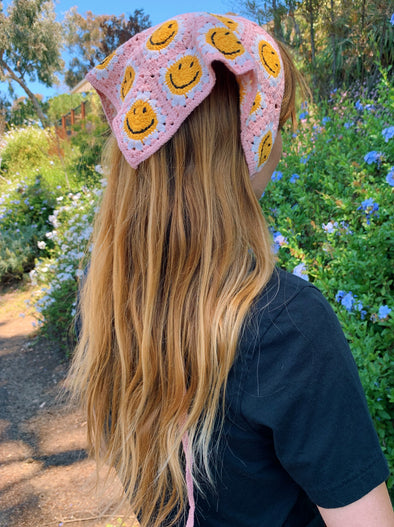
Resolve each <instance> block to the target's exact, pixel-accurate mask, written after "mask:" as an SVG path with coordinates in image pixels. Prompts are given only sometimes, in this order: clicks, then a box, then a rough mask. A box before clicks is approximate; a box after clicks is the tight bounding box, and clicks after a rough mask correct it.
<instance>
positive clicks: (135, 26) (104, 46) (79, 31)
mask: <svg viewBox="0 0 394 527" xmlns="http://www.w3.org/2000/svg"><path fill="white" fill-rule="evenodd" d="M150 25H151V21H150V18H149V15H146V14H145V13H144V11H143V10H142V9H136V10H135V11H134V14H132V15H129V18H128V19H126V18H125V15H120V16H114V15H111V16H110V15H94V14H93V13H92V12H91V11H88V12H87V13H86V15H85V17H84V16H82V15H81V14H79V13H78V12H77V8H76V7H74V8H72V9H70V11H69V12H68V13H67V15H66V41H67V45H68V48H69V49H70V51H71V52H73V53H75V54H76V56H74V57H73V59H72V60H71V62H70V65H69V69H68V70H67V71H66V74H65V82H66V84H67V85H68V86H69V87H70V88H71V87H73V86H75V85H76V84H78V82H79V81H80V80H82V79H83V77H84V76H85V75H86V73H87V72H88V71H89V70H90V69H91V68H93V67H94V66H95V65H96V64H98V63H100V62H102V61H103V60H104V59H105V57H107V56H108V55H109V54H110V53H111V52H112V51H114V50H115V49H116V48H117V47H119V46H120V45H122V44H123V43H124V42H126V41H127V40H129V39H130V38H131V37H133V36H134V35H136V34H137V33H139V32H140V31H143V30H144V29H147V28H148V27H150Z"/></svg>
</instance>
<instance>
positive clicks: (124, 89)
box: [120, 66, 135, 101]
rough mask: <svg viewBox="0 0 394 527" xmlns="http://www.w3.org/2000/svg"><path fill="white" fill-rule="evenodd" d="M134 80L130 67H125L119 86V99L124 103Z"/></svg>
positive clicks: (133, 73)
mask: <svg viewBox="0 0 394 527" xmlns="http://www.w3.org/2000/svg"><path fill="white" fill-rule="evenodd" d="M134 79H135V71H134V69H133V68H132V66H127V68H126V71H125V73H124V76H123V80H122V84H121V85H120V98H121V99H122V101H124V99H125V97H126V95H127V94H128V93H129V91H130V89H131V87H132V85H133V82H134Z"/></svg>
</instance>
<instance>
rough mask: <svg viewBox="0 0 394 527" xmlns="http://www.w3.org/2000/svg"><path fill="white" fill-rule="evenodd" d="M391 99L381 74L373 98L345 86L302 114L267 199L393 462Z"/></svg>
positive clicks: (283, 260)
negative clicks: (351, 362) (347, 349)
mask: <svg viewBox="0 0 394 527" xmlns="http://www.w3.org/2000/svg"><path fill="white" fill-rule="evenodd" d="M393 97H394V88H393V87H392V86H390V85H389V84H388V83H387V82H385V81H384V80H383V81H382V83H381V85H380V87H379V90H378V95H377V99H376V100H374V101H372V100H365V99H362V98H361V99H360V100H358V101H357V104H356V105H355V104H354V101H352V100H349V98H348V97H347V95H346V93H339V92H337V93H336V94H333V95H332V98H331V100H330V101H329V103H328V104H326V105H322V106H320V108H315V107H312V108H310V109H309V113H307V114H306V112H305V111H304V115H303V117H304V118H303V119H302V121H301V123H300V127H299V131H298V133H297V134H296V135H295V136H292V134H291V133H287V134H286V135H285V141H284V145H285V146H284V151H285V156H284V157H283V160H282V161H281V163H280V166H279V167H278V171H277V172H276V173H275V174H274V177H273V180H274V181H273V182H271V183H270V185H269V186H268V189H267V191H266V193H265V195H264V197H263V199H262V208H263V210H264V212H265V214H266V216H267V217H268V219H269V221H270V223H271V225H272V229H273V232H274V245H275V248H276V250H277V253H278V259H279V263H280V265H281V266H283V267H284V268H285V269H287V270H289V271H294V270H295V272H300V271H301V270H302V271H303V276H304V278H306V277H308V278H309V280H310V281H312V282H314V283H315V285H317V286H318V287H319V288H320V290H321V291H322V292H323V294H324V295H325V297H326V298H328V299H329V301H330V302H331V304H332V306H333V308H334V310H335V311H336V313H337V315H338V318H339V320H340V322H341V324H342V327H343V329H344V331H345V334H346V337H347V339H348V341H349V343H350V346H351V349H352V352H353V355H354V357H355V360H356V362H357V364H358V367H359V371H360V376H361V380H362V383H363V386H364V389H365V392H366V396H367V400H368V404H369V408H370V411H371V414H372V417H373V419H374V422H375V426H376V429H377V431H378V434H379V437H380V440H381V445H382V447H383V449H384V452H385V454H386V457H387V459H388V461H389V463H390V465H391V467H392V468H393V467H394V435H393V425H392V416H393V415H394V368H393V366H394V357H393V355H392V350H393V349H394V331H393V330H394V317H393V314H394V304H393V273H392V261H393V245H392V233H393V230H394V211H393V192H394V189H393V187H392V185H393V179H392V177H393V176H391V179H390V176H389V173H390V172H391V174H392V173H393V172H392V171H393V162H394V138H392V139H388V140H387V141H386V140H385V136H384V135H383V134H382V130H383V129H386V128H388V127H389V126H390V124H391V122H390V119H391V118H390V115H392V110H393V106H392V104H393V102H392V101H393ZM294 174H296V175H297V176H298V177H297V176H295V175H294ZM390 182H391V183H390ZM299 266H301V267H299ZM390 310H391V311H390ZM389 486H390V488H391V489H393V488H394V480H393V479H391V480H390V482H389Z"/></svg>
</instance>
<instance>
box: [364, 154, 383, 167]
mask: <svg viewBox="0 0 394 527" xmlns="http://www.w3.org/2000/svg"><path fill="white" fill-rule="evenodd" d="M382 156H383V154H382V152H376V150H372V151H371V152H368V153H367V154H365V156H364V161H365V162H366V163H368V165H371V164H372V163H379V162H380V161H381V157H382Z"/></svg>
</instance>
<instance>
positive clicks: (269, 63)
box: [259, 40, 280, 78]
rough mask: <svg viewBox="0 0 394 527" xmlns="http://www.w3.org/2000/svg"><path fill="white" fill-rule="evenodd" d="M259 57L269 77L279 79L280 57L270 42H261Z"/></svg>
mask: <svg viewBox="0 0 394 527" xmlns="http://www.w3.org/2000/svg"><path fill="white" fill-rule="evenodd" d="M259 55H260V60H261V63H262V65H263V66H264V68H265V70H266V71H267V73H268V75H271V76H272V77H275V78H277V77H278V75H279V73H280V60H279V55H278V53H277V52H276V51H275V50H274V48H273V47H272V46H271V44H270V43H269V42H266V41H265V40H262V41H261V42H259Z"/></svg>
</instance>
